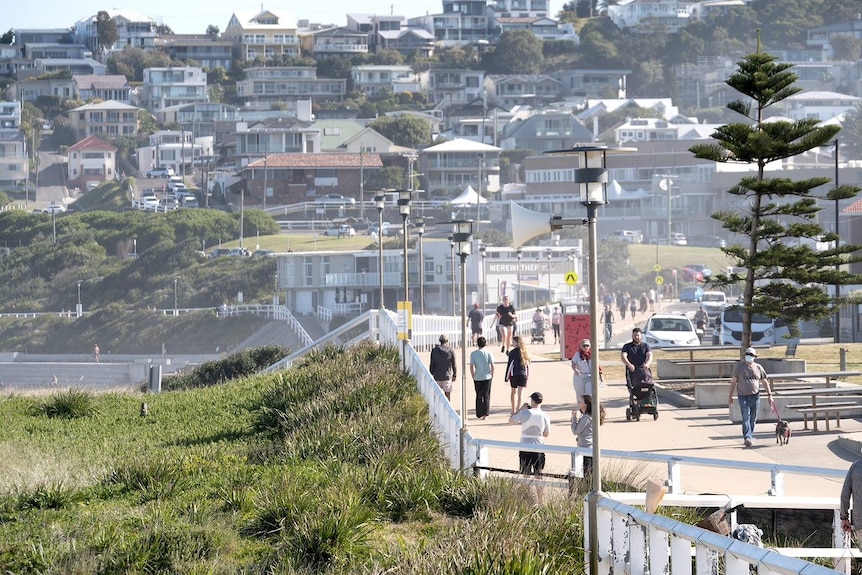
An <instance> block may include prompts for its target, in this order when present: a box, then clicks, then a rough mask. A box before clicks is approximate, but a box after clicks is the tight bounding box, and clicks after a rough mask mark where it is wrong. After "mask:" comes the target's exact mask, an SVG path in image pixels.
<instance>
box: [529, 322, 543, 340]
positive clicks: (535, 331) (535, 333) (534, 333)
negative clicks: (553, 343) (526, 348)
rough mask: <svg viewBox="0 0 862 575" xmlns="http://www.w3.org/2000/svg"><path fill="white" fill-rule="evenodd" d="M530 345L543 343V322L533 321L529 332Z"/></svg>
mask: <svg viewBox="0 0 862 575" xmlns="http://www.w3.org/2000/svg"><path fill="white" fill-rule="evenodd" d="M530 343H545V320H541V321H534V322H533V328H532V329H531V330H530Z"/></svg>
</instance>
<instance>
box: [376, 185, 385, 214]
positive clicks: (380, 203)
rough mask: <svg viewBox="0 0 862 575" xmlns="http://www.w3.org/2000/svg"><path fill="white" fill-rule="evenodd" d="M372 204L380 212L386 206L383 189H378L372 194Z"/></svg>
mask: <svg viewBox="0 0 862 575" xmlns="http://www.w3.org/2000/svg"><path fill="white" fill-rule="evenodd" d="M374 205H375V206H376V207H377V209H378V210H380V211H381V212H382V211H383V208H385V207H386V194H384V193H383V190H379V191H378V193H376V194H374Z"/></svg>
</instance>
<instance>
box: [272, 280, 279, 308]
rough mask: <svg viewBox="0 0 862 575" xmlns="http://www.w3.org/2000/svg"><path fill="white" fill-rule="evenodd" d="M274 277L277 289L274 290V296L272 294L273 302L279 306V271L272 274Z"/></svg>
mask: <svg viewBox="0 0 862 575" xmlns="http://www.w3.org/2000/svg"><path fill="white" fill-rule="evenodd" d="M272 279H273V280H274V282H275V291H274V292H273V296H272V304H273V305H274V306H275V307H278V272H275V273H274V274H272Z"/></svg>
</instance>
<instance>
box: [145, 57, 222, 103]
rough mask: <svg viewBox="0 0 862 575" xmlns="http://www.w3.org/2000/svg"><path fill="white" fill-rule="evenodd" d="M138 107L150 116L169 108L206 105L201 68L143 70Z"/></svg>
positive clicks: (181, 67) (180, 67)
mask: <svg viewBox="0 0 862 575" xmlns="http://www.w3.org/2000/svg"><path fill="white" fill-rule="evenodd" d="M137 101H138V105H139V106H141V107H142V108H146V109H147V110H149V111H150V112H155V111H157V110H161V109H162V108H167V107H169V106H177V105H180V104H192V103H194V102H206V101H207V75H206V74H205V73H204V71H203V70H202V69H201V68H197V67H192V66H178V67H170V68H144V83H143V86H142V87H141V92H140V93H139V94H138V98H137Z"/></svg>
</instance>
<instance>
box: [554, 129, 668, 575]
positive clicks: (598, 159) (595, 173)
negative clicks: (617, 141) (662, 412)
mask: <svg viewBox="0 0 862 575" xmlns="http://www.w3.org/2000/svg"><path fill="white" fill-rule="evenodd" d="M571 151H572V152H574V153H577V155H578V158H579V163H578V168H576V169H575V172H574V179H575V185H576V186H577V188H578V199H579V200H580V202H581V204H583V205H584V206H586V208H587V226H588V228H589V240H590V245H589V250H590V257H589V266H590V278H589V282H590V338H591V339H592V343H593V362H594V363H593V365H600V364H599V280H598V263H597V262H598V236H597V233H596V227H597V226H596V223H597V222H596V220H597V215H598V209H599V207H600V206H602V205H604V204H605V203H607V197H608V191H607V186H608V171H607V169H606V167H605V166H606V163H605V162H606V155H607V148H604V147H598V146H583V147H575V148H572V150H571ZM668 209H670V204H668ZM668 233H670V232H668ZM593 371H594V372H595V373H593V374H592V396H593V405H594V406H595V409H599V406H601V401H600V397H599V392H600V390H601V387H600V386H599V370H598V369H594V370H593ZM600 429H601V426H600V425H594V426H593V482H592V487H593V490H592V492H590V494H589V495H588V496H587V502H588V504H589V511H590V520H589V529H590V533H589V543H590V573H593V574H597V573H598V572H599V526H598V517H597V515H598V502H599V499H600V498H601V497H602V493H601V491H602V471H601V469H602V468H601V449H600V447H599V446H600V442H599V430H600Z"/></svg>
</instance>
